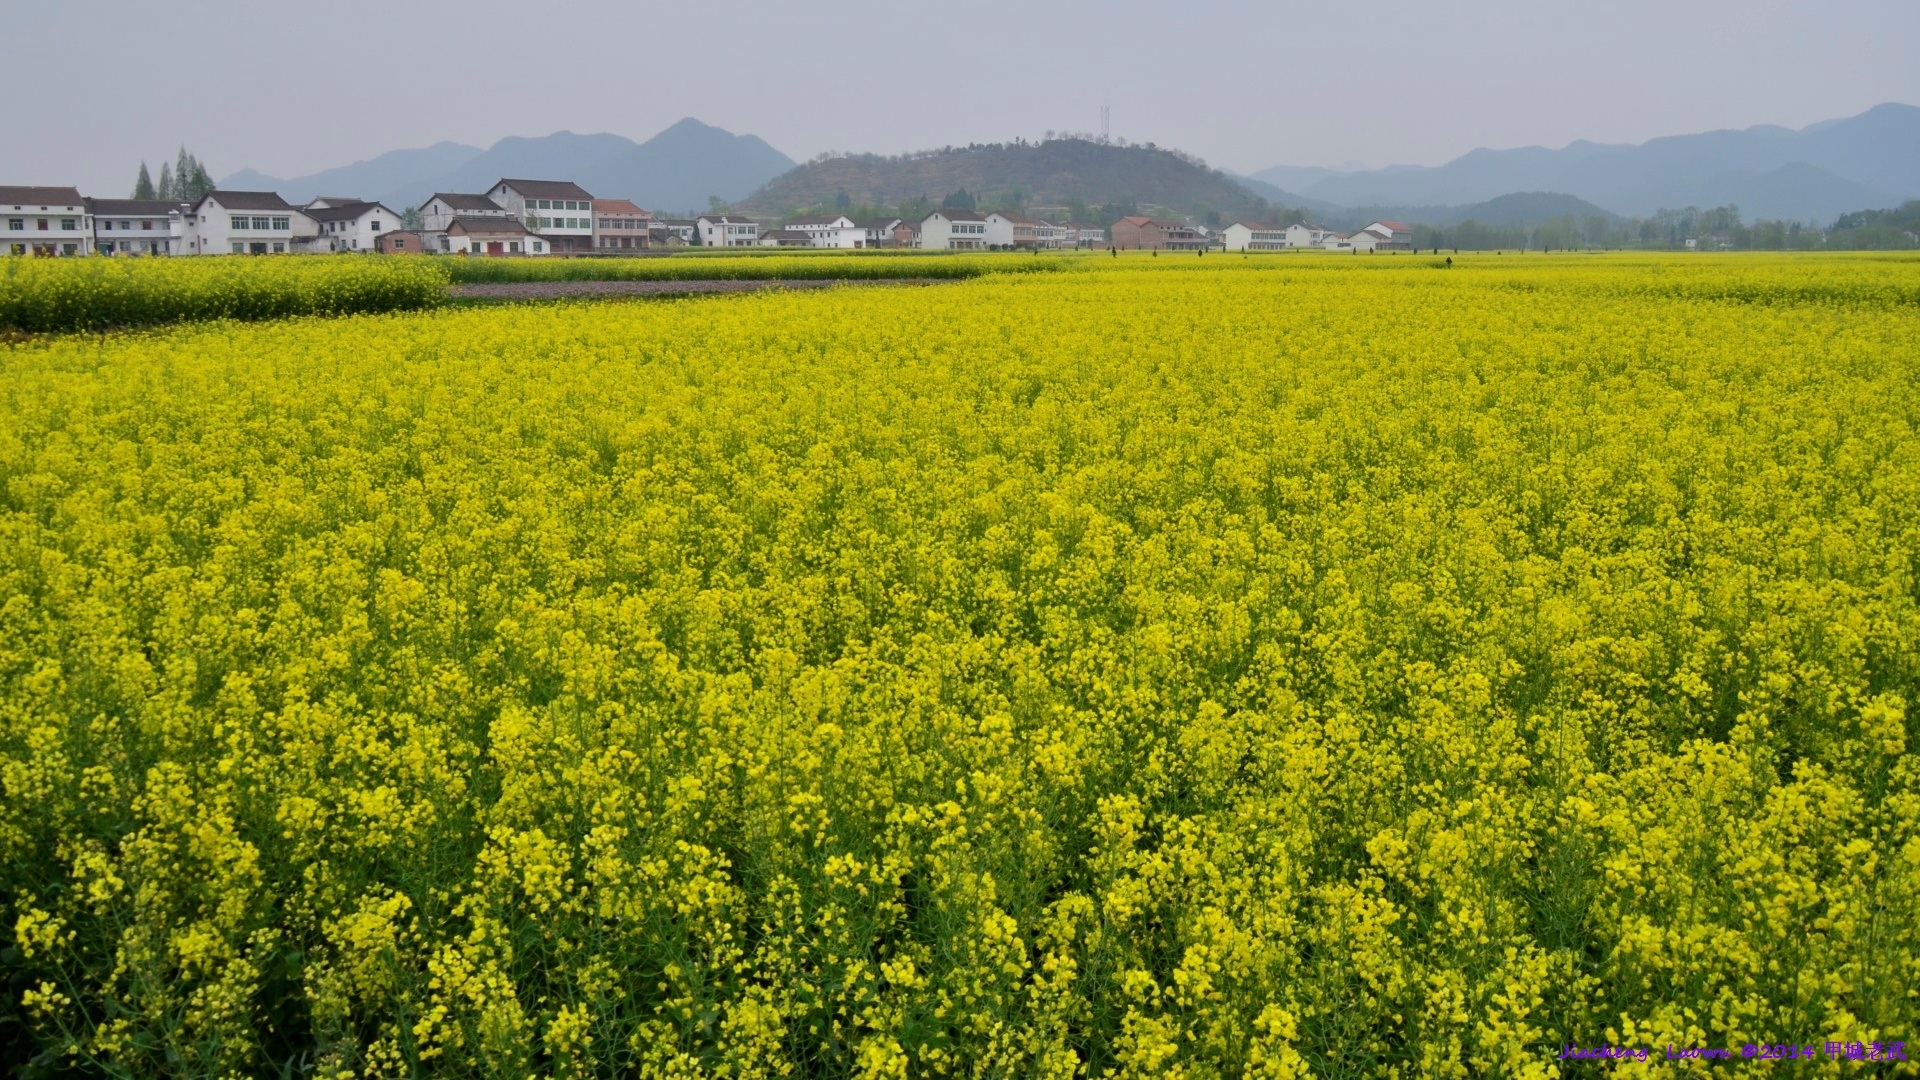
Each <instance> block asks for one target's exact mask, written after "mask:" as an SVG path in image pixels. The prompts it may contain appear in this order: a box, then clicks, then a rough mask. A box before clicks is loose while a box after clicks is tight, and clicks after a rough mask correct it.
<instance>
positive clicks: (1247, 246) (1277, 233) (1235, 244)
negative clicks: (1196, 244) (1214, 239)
mask: <svg viewBox="0 0 1920 1080" xmlns="http://www.w3.org/2000/svg"><path fill="white" fill-rule="evenodd" d="M1220 238H1221V243H1222V245H1223V246H1224V247H1225V248H1226V249H1227V250H1228V251H1280V250H1283V249H1284V248H1286V246H1287V230H1285V229H1283V228H1281V227H1280V226H1278V225H1274V224H1272V223H1270V222H1265V221H1236V222H1234V223H1233V224H1231V225H1229V226H1227V227H1226V228H1224V229H1222V230H1220Z"/></svg>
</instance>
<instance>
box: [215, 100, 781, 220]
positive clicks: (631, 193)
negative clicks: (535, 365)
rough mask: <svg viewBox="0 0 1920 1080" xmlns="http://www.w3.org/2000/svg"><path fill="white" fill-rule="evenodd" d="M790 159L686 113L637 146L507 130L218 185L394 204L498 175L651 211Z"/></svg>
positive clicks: (753, 182)
mask: <svg viewBox="0 0 1920 1080" xmlns="http://www.w3.org/2000/svg"><path fill="white" fill-rule="evenodd" d="M793 165H794V163H793V159H792V158H789V157H788V156H787V155H785V154H783V153H781V152H780V151H778V150H775V149H774V148H773V147H771V146H768V145H767V144H766V142H764V141H763V140H761V139H760V138H759V137H758V136H755V135H735V134H733V133H732V132H729V131H725V130H722V129H720V128H717V127H712V126H710V125H708V124H703V123H701V122H700V121H698V120H695V119H693V118H692V117H688V118H687V119H685V120H682V121H680V122H679V123H677V124H674V125H673V126H672V127H670V128H668V129H666V130H665V131H662V132H661V133H660V134H658V135H655V136H654V137H653V138H651V139H648V140H647V141H646V142H643V143H636V142H634V141H633V140H632V139H628V138H625V137H623V136H620V135H605V134H601V135H576V134H574V133H573V132H571V131H560V132H555V133H554V134H552V135H545V136H539V137H525V136H517V135H516V136H512V137H509V138H505V139H501V140H500V141H499V142H497V143H494V144H493V145H492V146H491V147H489V148H487V149H485V150H482V149H480V148H479V147H475V146H464V145H461V144H459V143H451V142H441V143H435V144H434V145H432V146H429V147H424V148H422V149H417V150H394V151H391V152H389V153H385V154H381V155H380V156H379V157H376V158H374V159H372V160H371V161H361V162H356V163H354V164H352V165H347V166H343V167H341V168H336V169H327V170H325V171H322V172H317V173H314V174H312V175H311V176H297V177H292V178H289V179H281V178H278V177H272V176H266V175H264V174H261V173H258V172H255V171H254V170H252V169H243V170H241V171H240V172H237V173H235V174H233V175H231V176H227V177H224V178H222V179H221V181H220V186H221V187H225V188H232V189H237V190H242V191H247V190H265V191H278V192H279V193H280V194H281V195H282V196H284V197H286V198H287V199H289V200H291V201H293V202H295V203H301V202H305V201H306V200H308V199H311V198H313V197H314V196H317V195H357V196H359V197H361V198H364V199H374V200H378V201H381V202H384V203H386V204H387V205H388V206H391V207H393V208H394V209H396V210H399V209H404V208H405V207H409V206H418V205H419V204H420V203H422V202H425V201H426V200H427V199H428V198H430V197H431V196H432V195H433V193H434V192H436V191H468V192H479V191H485V190H487V188H488V187H489V186H490V185H492V183H493V182H494V181H495V180H498V179H500V178H501V177H503V176H509V177H524V178H533V179H549V178H551V179H565V180H572V181H574V182H575V183H577V184H579V185H580V186H582V187H584V188H586V189H587V190H588V191H591V192H593V193H594V194H595V195H597V196H600V197H602V198H615V199H633V200H634V201H636V202H638V203H639V204H640V205H642V206H645V207H649V208H651V209H664V210H692V209H701V210H704V209H706V206H707V199H708V197H710V196H718V197H719V198H721V199H723V200H726V201H729V202H731V201H733V200H736V199H741V198H744V197H746V196H747V195H749V194H751V193H752V192H753V191H755V190H756V189H758V188H759V187H760V186H761V185H763V184H765V183H766V182H767V181H769V180H771V179H773V178H774V177H776V176H779V175H780V174H781V173H784V172H786V171H787V170H789V169H791V168H793Z"/></svg>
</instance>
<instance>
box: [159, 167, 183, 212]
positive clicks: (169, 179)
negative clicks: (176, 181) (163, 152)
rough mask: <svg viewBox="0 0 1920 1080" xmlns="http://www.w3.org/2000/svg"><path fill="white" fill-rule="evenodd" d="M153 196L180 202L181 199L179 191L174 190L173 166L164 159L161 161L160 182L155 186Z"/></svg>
mask: <svg viewBox="0 0 1920 1080" xmlns="http://www.w3.org/2000/svg"><path fill="white" fill-rule="evenodd" d="M153 197H154V198H156V199H165V200H167V201H168V202H178V201H179V199H180V195H179V193H178V192H176V191H174V190H173V166H171V165H169V164H167V163H166V162H164V161H163V162H161V163H160V183H159V185H158V186H157V187H155V188H154V191H153Z"/></svg>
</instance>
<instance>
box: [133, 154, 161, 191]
mask: <svg viewBox="0 0 1920 1080" xmlns="http://www.w3.org/2000/svg"><path fill="white" fill-rule="evenodd" d="M133 197H134V198H136V199H153V198H158V196H156V195H155V194H154V193H153V177H152V176H149V175H148V174H147V163H146V162H144V161H143V162H141V163H140V178H139V179H138V180H135V181H134V182H133Z"/></svg>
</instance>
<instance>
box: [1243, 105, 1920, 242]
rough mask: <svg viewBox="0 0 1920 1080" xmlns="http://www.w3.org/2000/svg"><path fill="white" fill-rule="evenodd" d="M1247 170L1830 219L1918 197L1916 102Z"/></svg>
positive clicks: (1462, 192) (1426, 197) (1365, 189)
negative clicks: (1452, 152)
mask: <svg viewBox="0 0 1920 1080" xmlns="http://www.w3.org/2000/svg"><path fill="white" fill-rule="evenodd" d="M1253 178H1254V179H1256V180H1260V181H1264V182H1266V183H1267V184H1271V185H1273V186H1274V187H1277V188H1280V189H1283V190H1286V191H1291V192H1296V193H1298V194H1299V195H1302V196H1305V197H1306V200H1309V203H1308V205H1311V204H1312V203H1321V204H1333V205H1336V206H1364V205H1375V206H1453V205H1458V204H1461V203H1473V202H1479V201H1482V200H1485V199H1491V198H1494V197H1495V196H1498V195H1506V194H1510V193H1512V192H1548V191H1550V192H1560V193H1564V194H1568V195H1573V196H1577V197H1579V198H1581V199H1585V200H1587V201H1588V202H1591V203H1595V204H1597V205H1599V206H1601V207H1604V208H1606V209H1607V210H1609V211H1611V212H1613V213H1615V214H1623V215H1637V216H1646V215H1650V214H1652V213H1653V212H1654V211H1656V210H1659V209H1661V208H1662V207H1669V208H1674V209H1678V208H1681V207H1685V206H1698V207H1703V208H1704V207H1712V206H1722V205H1726V204H1728V203H1732V204H1734V205H1736V206H1738V207H1739V208H1740V212H1741V214H1742V215H1744V216H1745V217H1746V218H1748V219H1749V220H1751V219H1756V218H1772V219H1787V220H1794V221H1808V220H1812V221H1820V222H1830V221H1832V220H1833V219H1834V218H1835V217H1837V216H1839V215H1840V214H1843V213H1846V212H1847V211H1849V210H1857V209H1861V208H1864V207H1880V206H1893V205H1895V204H1897V203H1899V202H1901V201H1902V200H1903V199H1909V198H1913V197H1915V196H1920V108H1915V107H1914V106H1911V105H1897V104H1887V105H1880V106H1877V107H1875V108H1873V109H1869V110H1867V111H1866V112H1864V113H1861V114H1860V115H1858V116H1853V117H1848V118H1846V119H1842V120H1827V121H1823V122H1821V123H1818V124H1812V125H1809V126H1807V127H1804V128H1801V129H1800V130H1798V131H1790V130H1788V129H1786V128H1783V127H1775V126H1772V125H1760V126H1757V127H1750V128H1747V129H1745V130H1744V131H1709V132H1704V133H1702V134H1698V135H1674V136H1669V137H1667V138H1660V139H1652V140H1650V141H1648V142H1644V143H1640V144H1638V145H1631V146H1610V145H1601V144H1599V143H1591V142H1575V143H1571V144H1569V145H1567V146H1566V147H1563V148H1562V149H1559V150H1549V149H1547V148H1545V147H1539V146H1530V147H1522V148H1520V149H1514V150H1475V151H1472V152H1471V153H1468V154H1464V155H1462V156H1460V157H1458V158H1455V159H1454V160H1453V161H1450V162H1448V163H1446V164H1445V165H1439V166H1433V167H1421V166H1407V165H1397V166H1391V167H1389V168H1385V169H1374V170H1371V171H1366V172H1338V171H1335V170H1331V169H1318V168H1294V167H1287V166H1278V167H1275V168H1271V169H1263V170H1261V171H1260V172H1257V173H1254V174H1253Z"/></svg>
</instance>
